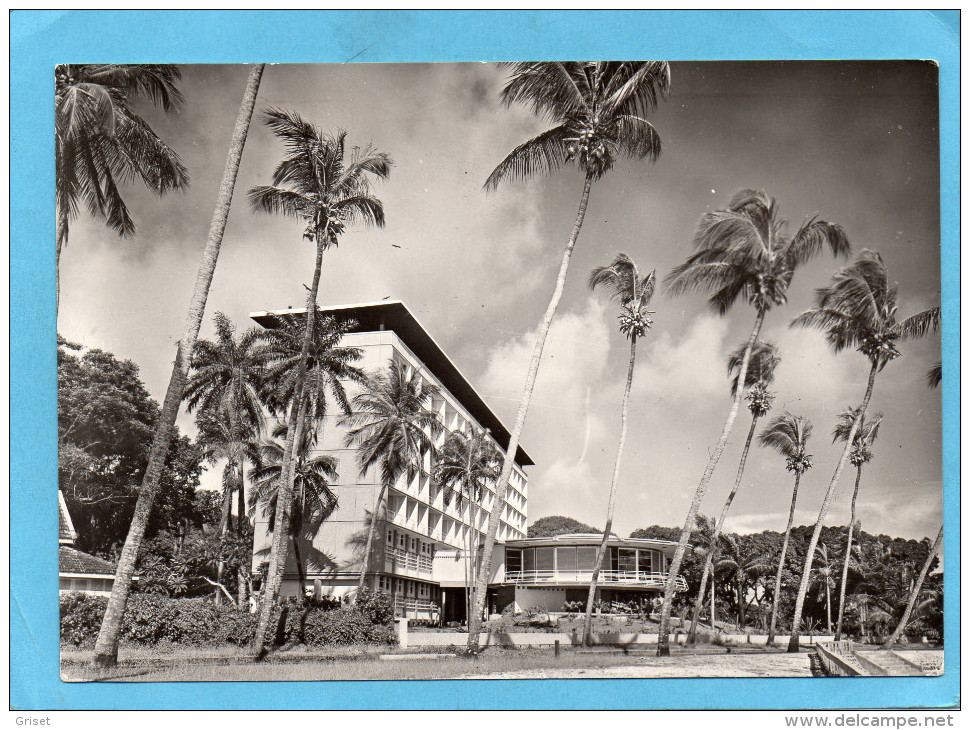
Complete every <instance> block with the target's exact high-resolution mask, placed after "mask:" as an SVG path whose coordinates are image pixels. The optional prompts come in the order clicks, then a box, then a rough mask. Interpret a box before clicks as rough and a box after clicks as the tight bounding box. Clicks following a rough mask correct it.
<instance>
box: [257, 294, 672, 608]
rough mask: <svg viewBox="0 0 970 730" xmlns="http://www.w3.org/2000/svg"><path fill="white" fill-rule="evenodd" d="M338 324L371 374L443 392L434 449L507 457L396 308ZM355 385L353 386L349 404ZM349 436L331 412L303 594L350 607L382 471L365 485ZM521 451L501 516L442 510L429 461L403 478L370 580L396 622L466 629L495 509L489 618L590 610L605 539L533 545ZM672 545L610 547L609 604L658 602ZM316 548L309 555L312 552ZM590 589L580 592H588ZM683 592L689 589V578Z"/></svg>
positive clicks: (283, 315)
mask: <svg viewBox="0 0 970 730" xmlns="http://www.w3.org/2000/svg"><path fill="white" fill-rule="evenodd" d="M321 313H322V314H323V315H325V316H326V315H333V316H335V317H338V318H340V319H343V320H345V321H346V322H348V323H353V324H352V326H351V327H350V330H349V331H348V333H347V334H346V335H345V336H344V338H343V340H342V342H341V344H342V345H343V346H347V347H357V348H360V349H361V351H362V352H363V357H362V358H361V360H360V362H359V363H358V365H359V366H360V367H361V368H363V369H364V370H367V371H370V372H375V371H379V370H381V369H383V368H386V367H387V366H388V364H389V363H391V362H397V363H399V364H401V365H403V366H406V367H407V368H410V369H411V370H412V371H416V372H418V373H419V374H420V375H421V377H422V378H426V379H427V380H428V381H430V382H431V383H434V384H435V385H437V386H438V388H439V393H440V394H439V396H438V397H437V398H435V400H434V402H433V403H431V404H430V405H431V407H432V409H433V410H434V412H435V413H437V414H438V416H439V417H440V419H441V423H442V425H443V426H444V429H443V431H442V433H441V434H440V435H439V436H438V438H437V442H436V443H437V445H438V446H440V445H441V444H442V443H444V440H445V438H446V437H447V434H448V433H449V432H451V431H455V430H460V431H463V432H465V433H470V432H475V433H479V432H487V433H488V434H489V437H490V438H492V439H493V441H494V442H495V445H496V446H497V447H498V449H499V451H500V452H501V454H502V455H503V457H504V455H505V449H506V447H507V446H508V443H509V431H508V429H507V428H506V427H505V425H504V424H503V423H502V422H501V421H500V420H499V419H498V418H497V417H496V416H495V414H494V413H493V412H492V411H491V409H490V408H489V407H488V405H486V403H485V401H484V400H482V398H481V396H480V395H479V394H478V393H477V392H476V391H475V389H474V387H472V385H471V384H470V383H469V382H468V380H467V379H466V378H465V377H464V376H463V375H462V374H461V372H460V371H459V370H458V368H457V367H455V365H454V364H453V363H452V362H451V360H449V359H448V357H447V355H445V353H444V352H443V351H442V349H441V348H440V347H439V346H438V344H437V343H436V342H435V341H434V339H433V338H432V337H431V335H430V334H428V332H427V330H425V329H424V327H422V326H421V324H420V323H419V322H418V320H417V319H416V318H415V317H414V315H413V314H411V312H410V311H409V310H408V309H407V307H405V306H404V304H403V303H401V302H398V301H387V302H379V303H374V304H355V305H346V306H337V307H326V308H323V309H322V310H321ZM305 314H306V311H305V310H303V309H299V310H297V309H287V310H282V311H277V312H257V313H254V314H252V315H251V316H252V318H253V319H254V320H256V322H258V323H260V324H261V325H263V326H266V327H272V326H274V323H275V322H278V321H279V320H280V319H287V318H289V319H296V320H298V321H299V320H303V318H304V317H305ZM354 387H355V386H354V385H353V384H351V383H347V384H346V388H347V391H348V396H352V394H353V392H354V390H353V389H354ZM347 430H348V426H347V425H345V424H344V422H343V414H341V413H332V414H330V415H328V416H327V417H326V419H325V420H324V423H323V424H322V425H321V430H320V432H319V436H318V439H319V440H318V448H319V450H321V451H323V452H326V453H327V454H329V455H331V456H333V457H334V458H336V460H337V464H338V467H337V470H338V479H337V482H336V484H335V485H334V486H333V491H334V492H335V493H336V495H337V498H338V501H339V505H338V507H337V510H336V512H335V513H334V514H333V515H332V516H331V517H330V518H329V519H328V520H327V521H326V522H325V523H324V524H323V527H322V528H321V529H320V530H319V531H318V533H317V534H316V536H315V538H314V540H313V544H312V546H304V548H303V550H302V551H301V554H302V553H307V554H302V559H303V560H304V562H305V564H306V570H305V574H306V577H307V584H306V585H305V586H304V590H307V591H309V589H310V586H311V585H312V586H313V591H314V593H321V594H324V595H331V596H346V595H348V594H349V593H351V592H353V591H354V590H355V588H356V585H357V581H358V579H359V577H360V570H361V568H362V554H363V550H362V544H363V542H364V540H365V538H366V531H367V526H368V524H369V519H370V515H372V514H373V512H374V506H375V502H376V500H377V498H378V495H379V493H380V488H381V485H380V481H379V470H377V469H372V470H370V471H369V472H367V473H365V474H361V473H360V471H359V469H358V466H357V458H356V452H355V450H354V449H353V448H350V447H348V446H347V445H346V443H345V439H346V435H347ZM532 463H533V462H532V460H531V459H530V458H529V455H528V454H527V453H526V452H525V451H524V450H523V449H522V448H521V447H520V448H519V449H518V452H517V454H516V459H515V467H514V469H513V471H512V477H511V480H510V483H509V489H508V492H507V495H506V500H505V504H504V505H499V506H496V504H495V494H494V491H493V490H491V489H489V490H487V492H486V494H485V495H484V497H483V499H482V500H481V502H480V503H478V504H474V503H469V502H468V501H467V500H466V501H465V504H464V505H463V506H462V508H461V509H459V507H458V501H457V500H454V499H452V500H450V502H449V503H446V497H445V494H444V493H443V490H442V489H440V488H439V486H438V485H437V484H436V483H435V481H434V480H433V479H432V478H431V476H430V475H431V472H432V464H431V463H430V458H428V459H426V461H425V463H424V464H423V465H422V469H421V473H420V474H418V475H416V476H415V477H414V478H412V479H410V480H408V479H405V478H403V477H402V478H401V479H399V480H398V482H397V483H396V484H394V485H393V487H392V488H391V489H390V490H389V492H388V495H387V498H386V501H385V505H384V510H383V511H382V512H381V513H380V515H379V519H380V520H381V524H380V531H379V532H378V533H377V538H376V539H375V541H374V548H373V550H372V555H371V562H370V565H369V566H368V569H367V572H368V576H369V583H370V585H371V586H373V587H375V588H378V589H380V590H383V591H385V592H387V593H388V594H389V595H391V596H392V598H393V601H394V604H395V608H396V611H397V613H398V615H401V616H408V617H411V618H417V619H426V620H432V621H441V622H449V621H462V620H464V619H465V618H466V616H465V614H466V610H465V596H466V586H467V585H468V584H469V582H470V580H471V578H472V576H473V575H474V568H473V566H474V564H475V563H476V562H477V559H478V556H479V555H480V550H481V546H482V544H483V543H484V539H485V533H486V530H487V528H488V518H489V515H490V514H491V512H492V510H494V509H496V508H499V509H501V523H500V528H499V531H498V540H499V543H501V544H500V545H499V546H498V547H497V549H496V551H495V555H494V558H493V564H492V569H491V575H490V580H489V585H490V590H489V597H488V603H487V611H488V612H489V613H493V612H496V611H501V610H503V609H505V608H507V607H508V606H510V605H511V606H513V607H514V608H515V609H517V610H524V609H527V608H531V607H533V606H541V607H543V608H545V609H546V610H549V611H558V610H561V608H562V605H563V603H564V602H565V601H577V600H585V598H586V591H588V586H589V581H590V579H591V576H592V573H593V565H594V563H595V556H596V548H597V546H598V545H599V542H600V539H601V536H600V535H560V536H558V537H555V538H527V537H526V519H527V516H528V512H527V504H528V482H527V479H526V474H525V471H524V469H525V467H527V466H530V465H532ZM268 528H269V524H268V522H267V520H266V516H265V515H264V514H257V518H256V523H255V537H254V557H253V564H254V565H253V567H254V569H257V568H259V566H260V565H261V564H262V563H263V562H264V561H265V560H267V557H266V556H267V554H268V549H269V545H270V542H271V536H270V533H269V529H268ZM674 547H675V544H674V543H670V542H666V541H663V540H635V539H620V538H617V537H615V536H611V538H610V541H609V550H608V551H607V554H606V556H605V559H604V562H603V566H602V567H601V574H600V584H601V586H602V590H601V595H602V597H603V600H604V601H609V600H622V599H623V598H624V597H626V598H632V597H636V596H638V595H639V596H641V597H642V596H644V595H646V596H649V595H656V594H657V593H659V592H660V591H661V590H662V589H663V586H664V582H665V580H666V577H667V573H666V571H667V565H668V563H669V561H670V558H671V556H672V554H673V550H674ZM307 548H309V549H307ZM584 586H585V587H584ZM678 587H679V588H680V589H684V588H686V584H685V583H684V582H683V579H682V578H678ZM299 590H300V586H299V579H298V571H297V565H296V562H295V558H294V554H293V551H292V550H291V551H290V552H289V559H288V562H287V565H286V569H285V571H284V582H283V592H284V595H295V594H297V592H298V591H299Z"/></svg>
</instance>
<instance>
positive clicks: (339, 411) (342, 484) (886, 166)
mask: <svg viewBox="0 0 970 730" xmlns="http://www.w3.org/2000/svg"><path fill="white" fill-rule="evenodd" d="M70 60H77V59H65V61H70ZM176 60H177V59H173V61H176ZM51 73H53V74H54V84H53V86H54V93H55V99H54V102H55V125H54V126H55V134H56V140H55V143H56V147H55V164H56V176H55V186H56V190H55V191H53V192H54V196H55V198H56V230H54V231H52V232H51V233H52V239H56V265H57V269H56V271H57V328H56V334H57V467H58V506H59V616H60V676H61V679H62V680H63V681H64V682H202V681H205V682H255V681H260V682H272V681H328V680H341V681H345V680H361V681H366V680H442V679H492V680H501V679H528V680H541V679H580V678H582V679H622V678H675V677H676V678H699V677H737V678H744V677H762V678H764V677H803V678H825V677H832V676H838V677H887V676H889V677H898V676H905V677H933V676H939V675H941V674H943V673H944V669H945V668H944V664H943V647H944V612H943V605H944V603H943V602H944V592H943V587H944V583H943V574H944V564H943V560H942V557H943V551H942V545H943V527H942V525H943V445H942V431H943V429H942V418H943V412H942V405H941V382H943V381H945V380H946V378H947V377H948V375H949V373H943V372H942V370H943V368H942V364H941V362H942V355H941V338H940V330H941V254H940V251H941V223H940V215H941V203H940V194H941V184H940V103H939V66H938V65H937V64H936V63H934V62H933V61H927V60H881V61H871V60H870V61H863V60H845V61H831V60H829V61H778V60H773V61H758V60H750V61H683V60H678V61H673V60H672V61H663V60H646V61H629V60H618V61H611V60H598V61H596V60H594V61H583V60H566V61H554V60H538V61H525V60H510V61H508V62H505V63H362V62H353V61H352V62H350V63H345V64H263V63H253V64H248V65H247V64H226V65H215V64H182V63H171V64H163V63H153V64H140V65H127V64H119V63H67V62H65V63H63V64H61V65H59V66H57V67H56V69H51ZM52 488H53V485H51V489H52ZM948 529H949V528H948ZM952 537H953V539H956V536H952ZM947 538H948V539H950V538H951V535H950V534H949V532H948V534H947ZM51 562H52V560H51ZM947 567H949V566H947Z"/></svg>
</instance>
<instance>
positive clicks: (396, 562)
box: [384, 547, 431, 573]
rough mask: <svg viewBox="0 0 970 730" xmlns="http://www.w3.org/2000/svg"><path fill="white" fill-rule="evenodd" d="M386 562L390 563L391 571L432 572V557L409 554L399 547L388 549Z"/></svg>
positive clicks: (385, 557) (385, 556) (385, 554)
mask: <svg viewBox="0 0 970 730" xmlns="http://www.w3.org/2000/svg"><path fill="white" fill-rule="evenodd" d="M384 560H385V561H386V562H390V563H391V564H392V567H391V568H389V569H390V570H401V571H413V572H416V573H430V572H431V556H430V555H421V554H419V553H412V552H408V551H407V550H402V549H401V548H399V547H386V548H385V549H384Z"/></svg>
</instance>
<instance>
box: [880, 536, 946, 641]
mask: <svg viewBox="0 0 970 730" xmlns="http://www.w3.org/2000/svg"><path fill="white" fill-rule="evenodd" d="M942 543H943V525H940V531H939V532H938V533H937V535H936V540H934V541H933V545H932V547H930V554H929V555H927V556H926V562H925V563H923V569H922V570H921V571H920V572H919V578H918V579H917V580H916V585H914V586H913V590H912V591H911V592H910V594H909V601H908V602H907V603H906V610H905V611H903V617H902V618H901V619H900V620H899V625H898V626H897V627H896V630H895V631H893V633H892V635H891V636H890V637H889V638H888V639H886V643H885V644H883V645H882V648H883V649H891V648H892V646H893V644H895V643H896V642H897V641H899V637H900V636H902V635H903V632H904V631H905V630H906V625H907V624H908V623H909V617H910V616H911V615H912V613H913V607H914V606H915V605H916V601H917V600H918V599H919V592H920V591H921V590H923V581H925V580H926V576H927V574H928V573H929V572H930V565H932V564H933V559H934V558H935V557H936V554H937V553H938V552H939V551H940V545H941V544H942Z"/></svg>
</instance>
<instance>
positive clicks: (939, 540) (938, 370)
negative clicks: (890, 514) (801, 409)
mask: <svg viewBox="0 0 970 730" xmlns="http://www.w3.org/2000/svg"><path fill="white" fill-rule="evenodd" d="M935 312H936V323H935V328H936V329H939V316H940V310H939V308H937V309H936V310H935ZM931 324H932V323H931ZM942 381H943V364H942V363H936V364H935V365H934V366H933V367H931V368H930V371H929V374H928V375H927V382H928V384H929V386H930V387H931V388H938V387H939V386H940V383H941V382H942ZM942 544H943V525H940V531H939V532H938V533H937V535H936V540H934V541H933V544H932V545H931V546H930V552H929V554H928V555H927V556H926V562H925V563H923V568H922V569H921V570H920V573H919V578H917V579H916V585H914V586H913V589H912V590H911V591H910V594H909V600H908V601H907V602H906V608H905V610H904V611H903V616H902V618H901V619H900V621H899V624H898V625H897V626H896V628H895V629H894V630H893V633H892V634H891V635H890V636H889V638H888V639H887V640H886V643H885V644H883V646H882V648H883V649H890V648H892V646H893V645H894V644H895V643H896V642H897V641H899V637H900V636H902V635H903V632H904V631H905V630H906V627H907V625H909V620H910V616H911V615H912V613H913V608H914V607H915V606H916V600H917V599H918V598H919V593H920V591H921V590H922V589H923V582H924V581H925V580H926V576H927V574H928V573H929V572H930V567H931V566H932V564H933V561H934V560H935V559H936V555H937V553H938V552H939V551H940V546H941V545H942Z"/></svg>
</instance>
